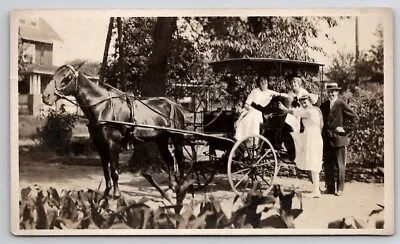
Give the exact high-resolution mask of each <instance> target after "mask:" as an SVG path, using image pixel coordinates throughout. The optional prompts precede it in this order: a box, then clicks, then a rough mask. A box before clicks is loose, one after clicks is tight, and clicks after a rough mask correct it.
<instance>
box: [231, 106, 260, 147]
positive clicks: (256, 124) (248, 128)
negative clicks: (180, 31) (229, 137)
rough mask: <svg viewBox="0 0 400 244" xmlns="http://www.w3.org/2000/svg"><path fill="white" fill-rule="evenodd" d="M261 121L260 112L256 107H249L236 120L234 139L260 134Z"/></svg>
mask: <svg viewBox="0 0 400 244" xmlns="http://www.w3.org/2000/svg"><path fill="white" fill-rule="evenodd" d="M262 122H263V117H262V113H261V112H260V111H258V110H256V109H250V110H249V111H247V113H244V114H242V115H241V116H240V117H239V119H238V121H237V122H236V133H235V138H236V140H240V139H243V138H245V137H247V136H251V135H258V134H260V124H261V123H262Z"/></svg>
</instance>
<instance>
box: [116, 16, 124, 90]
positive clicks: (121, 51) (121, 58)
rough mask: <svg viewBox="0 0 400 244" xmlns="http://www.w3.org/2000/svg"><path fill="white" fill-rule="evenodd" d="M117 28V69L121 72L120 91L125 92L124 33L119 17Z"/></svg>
mask: <svg viewBox="0 0 400 244" xmlns="http://www.w3.org/2000/svg"><path fill="white" fill-rule="evenodd" d="M117 27H118V51H119V68H120V71H121V76H120V77H121V78H120V79H121V85H122V91H124V92H125V91H126V77H125V52H124V46H125V44H124V40H123V39H124V33H123V31H124V30H123V28H122V21H121V17H117Z"/></svg>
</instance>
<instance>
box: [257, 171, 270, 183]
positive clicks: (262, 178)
mask: <svg viewBox="0 0 400 244" xmlns="http://www.w3.org/2000/svg"><path fill="white" fill-rule="evenodd" d="M256 175H258V176H259V177H260V178H261V180H262V181H264V182H265V184H267V185H268V186H270V183H269V182H268V181H266V180H265V179H264V177H263V176H261V175H260V174H259V173H258V172H256Z"/></svg>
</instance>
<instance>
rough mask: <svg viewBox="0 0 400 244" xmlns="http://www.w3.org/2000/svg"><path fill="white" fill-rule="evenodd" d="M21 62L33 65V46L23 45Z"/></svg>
mask: <svg viewBox="0 0 400 244" xmlns="http://www.w3.org/2000/svg"><path fill="white" fill-rule="evenodd" d="M22 54H23V60H24V62H25V63H29V64H33V63H35V44H33V43H24V44H23V53H22Z"/></svg>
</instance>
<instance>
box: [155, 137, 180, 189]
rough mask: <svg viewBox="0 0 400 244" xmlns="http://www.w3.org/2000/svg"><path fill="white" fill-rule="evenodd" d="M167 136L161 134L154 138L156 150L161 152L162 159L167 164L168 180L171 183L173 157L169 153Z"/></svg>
mask: <svg viewBox="0 0 400 244" xmlns="http://www.w3.org/2000/svg"><path fill="white" fill-rule="evenodd" d="M168 139H169V138H168V137H166V136H164V135H162V136H161V137H160V138H158V139H157V140H155V143H156V145H157V148H158V151H159V152H160V154H161V157H162V159H163V160H164V162H165V164H166V165H167V169H168V180H169V182H170V183H171V182H172V176H171V172H173V173H175V172H174V158H173V157H172V155H171V152H170V151H169V148H168Z"/></svg>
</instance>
